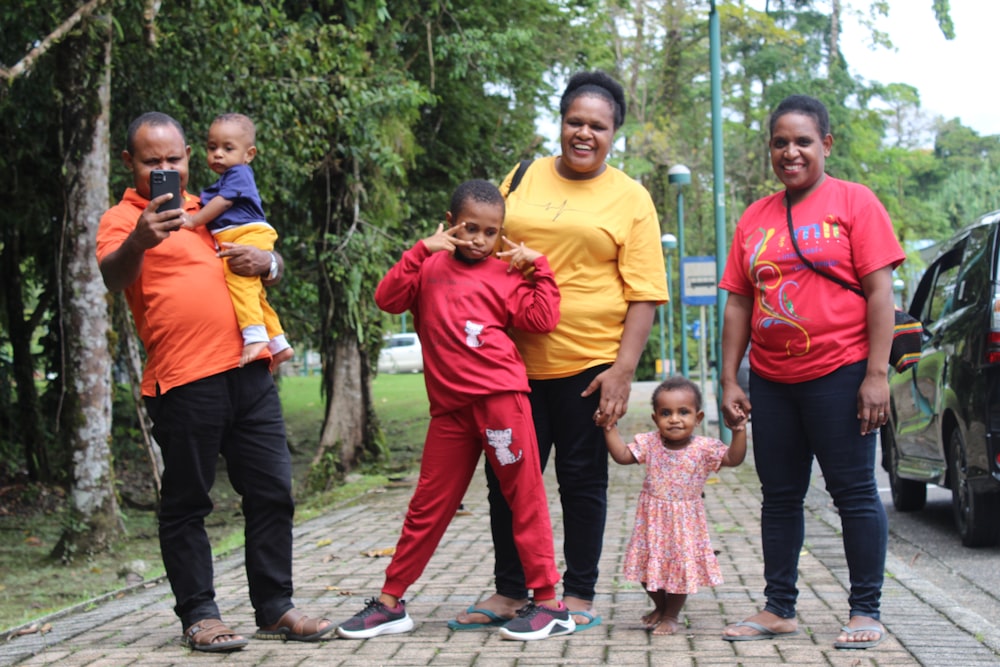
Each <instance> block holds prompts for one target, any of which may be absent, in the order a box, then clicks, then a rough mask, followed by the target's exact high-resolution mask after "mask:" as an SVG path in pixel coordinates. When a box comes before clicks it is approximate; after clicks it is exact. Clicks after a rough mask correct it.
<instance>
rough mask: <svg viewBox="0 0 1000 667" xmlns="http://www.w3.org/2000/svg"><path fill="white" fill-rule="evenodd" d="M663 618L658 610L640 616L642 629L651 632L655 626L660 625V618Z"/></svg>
mask: <svg viewBox="0 0 1000 667" xmlns="http://www.w3.org/2000/svg"><path fill="white" fill-rule="evenodd" d="M661 616H663V611H662V610H660V609H654V610H653V611H651V612H649V613H648V614H643V616H642V627H644V628H646V629H647V630H652V629H653V628H655V627H656V626H657V625H659V624H660V617H661Z"/></svg>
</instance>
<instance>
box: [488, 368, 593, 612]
mask: <svg viewBox="0 0 1000 667" xmlns="http://www.w3.org/2000/svg"><path fill="white" fill-rule="evenodd" d="M607 368H608V366H607V365H602V366H596V367H594V368H588V369H587V370H585V371H583V372H582V373H579V374H577V375H573V376H571V377H567V378H559V379H556V380H531V382H530V384H531V394H529V399H530V401H531V411H532V417H533V419H534V422H535V434H536V435H537V436H538V451H539V454H540V461H541V464H542V470H543V471H544V470H545V466H546V464H547V463H548V459H549V455H550V454H551V453H552V448H553V447H555V450H556V461H555V466H556V480H557V482H558V484H559V499H560V502H561V503H562V514H563V531H564V540H563V556H564V558H565V559H566V573H565V574H564V575H563V595H564V596H567V595H568V596H571V597H575V598H580V599H581V600H593V599H594V595H595V589H596V586H597V575H598V562H599V561H600V560H601V550H602V548H603V546H604V524H605V522H606V519H607V513H608V450H607V446H606V445H605V444H604V433H603V432H602V431H601V429H599V428H598V427H597V426H595V425H594V419H593V416H594V411H595V410H597V407H598V405H599V404H600V400H601V397H600V392H599V391H598V392H595V393H594V394H592V395H590V396H588V397H586V398H582V397H581V396H580V394H581V393H582V392H583V390H584V389H586V388H587V385H589V384H590V382H591V380H593V379H594V377H595V376H597V375H598V374H600V373H602V372H603V371H605V370H606V369H607ZM486 480H487V484H488V486H489V500H490V523H491V528H492V531H493V547H494V549H495V552H496V564H495V566H494V570H493V572H494V574H495V576H496V590H497V593H499V594H501V595H504V596H506V597H509V598H514V599H521V598H526V597H528V590H527V588H526V586H525V584H524V571H523V569H522V568H521V561H520V559H519V558H518V554H517V548H516V547H515V546H514V537H513V530H512V529H511V513H510V508H509V507H508V506H507V502H506V501H505V500H504V498H503V495H502V494H501V493H500V487H499V484H498V483H497V479H496V476H495V475H494V474H493V470H492V469H491V468H490V466H489V465H488V464H487V466H486Z"/></svg>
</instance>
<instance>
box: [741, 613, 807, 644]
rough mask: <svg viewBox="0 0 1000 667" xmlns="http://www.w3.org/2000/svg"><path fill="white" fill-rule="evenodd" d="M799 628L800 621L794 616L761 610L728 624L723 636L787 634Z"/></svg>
mask: <svg viewBox="0 0 1000 667" xmlns="http://www.w3.org/2000/svg"><path fill="white" fill-rule="evenodd" d="M755 626H761V627H763V628H764V629H765V630H766V632H762V631H761V630H758V629H757V628H756V627H755ZM798 628H799V623H798V621H797V620H795V619H794V618H782V617H780V616H778V615H777V614H772V613H771V612H769V611H761V612H758V613H756V614H754V615H753V616H751V617H749V618H746V619H743V621H741V622H740V623H736V624H734V625H730V626H727V627H726V629H725V630H723V631H722V636H723V638H726V637H755V636H765V635H766V636H773V635H785V634H792V633H795V632H798Z"/></svg>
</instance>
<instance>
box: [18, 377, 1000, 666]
mask: <svg viewBox="0 0 1000 667" xmlns="http://www.w3.org/2000/svg"><path fill="white" fill-rule="evenodd" d="M651 386H652V385H648V384H640V385H637V387H636V390H635V391H634V392H633V397H634V398H635V407H634V408H633V410H632V411H631V413H630V415H629V420H630V421H629V423H627V424H625V425H624V427H623V430H624V431H625V432H626V434H631V433H633V432H634V431H635V430H636V429H642V430H646V429H648V428H649V419H648V416H647V415H648V414H649V408H648V397H649V391H650V388H651ZM712 416H713V415H710V417H712ZM611 465H612V479H611V492H610V507H609V517H608V525H607V533H606V541H605V548H604V555H603V558H602V563H601V572H602V575H601V581H600V583H599V588H598V597H597V600H596V607H597V609H598V611H599V612H600V614H601V615H602V616H603V619H604V622H603V624H602V625H600V626H597V627H595V628H592V629H589V630H587V631H586V632H581V633H579V634H575V635H571V636H568V637H559V638H554V639H550V640H545V641H536V642H512V641H505V640H502V639H500V637H499V636H498V635H497V634H496V633H495V632H493V631H489V630H481V631H463V632H453V631H451V630H449V629H448V627H447V625H446V622H447V621H448V620H449V619H451V618H453V617H454V615H455V614H456V613H457V612H458V611H459V610H461V609H463V608H465V607H466V606H468V605H470V604H472V603H474V602H476V601H477V600H479V599H481V598H483V597H485V596H487V595H489V593H490V592H491V572H492V545H491V541H490V534H489V521H488V513H487V505H486V500H485V495H486V494H485V483H484V481H483V479H482V477H481V476H479V477H477V479H476V480H474V482H473V486H472V488H471V489H470V491H469V493H468V494H467V496H466V501H465V507H466V509H467V510H468V511H469V514H468V515H464V516H457V517H456V518H455V520H454V523H453V524H452V526H451V528H449V530H448V532H447V533H446V535H445V537H444V540H443V541H442V543H441V546H440V548H439V550H438V552H437V554H436V555H435V557H434V559H433V560H432V561H431V563H430V566H429V567H428V569H427V571H426V572H425V574H424V576H423V577H422V578H421V580H420V581H419V582H417V584H416V585H415V586H414V587H413V588H412V589H411V591H410V592H409V595H408V597H407V600H408V609H409V612H410V614H411V616H413V618H414V620H415V621H416V628H415V629H414V631H413V632H412V633H409V634H405V635H392V636H386V637H378V638H375V639H371V640H367V641H348V640H342V639H331V640H330V641H327V642H322V643H318V644H296V643H288V644H282V643H280V642H265V641H251V642H250V645H249V646H248V647H247V648H246V649H244V650H243V651H239V652H236V653H232V654H228V655H226V654H222V655H208V654H197V655H196V654H193V653H192V652H191V651H189V650H188V649H186V648H184V647H183V646H182V645H181V643H180V627H179V625H178V622H177V620H176V618H175V617H174V615H173V612H172V611H171V606H172V604H173V599H172V596H171V594H170V589H169V587H168V586H167V585H166V584H165V583H162V582H159V583H156V584H153V585H149V586H148V587H145V588H143V587H140V588H138V589H133V590H132V591H130V592H128V593H124V594H119V595H116V596H109V598H108V599H105V600H101V601H95V602H94V603H91V604H88V605H82V606H81V607H79V608H77V609H75V610H72V611H70V612H67V613H63V614H60V615H56V616H53V617H50V618H48V619H46V621H47V622H48V623H50V624H51V626H52V630H51V631H50V632H48V633H47V634H45V635H40V634H32V635H26V636H22V637H18V638H15V639H10V640H7V641H3V638H0V664H3V665H7V664H18V665H33V666H40V665H51V666H56V665H58V666H59V667H119V666H124V665H143V666H144V667H166V666H168V665H191V664H198V665H212V664H225V665H236V666H249V665H261V666H263V665H267V666H271V665H296V666H298V665H316V666H319V665H324V666H325V665H330V666H334V665H343V666H350V665H357V666H359V667H360V666H362V665H363V666H365V667H368V666H371V665H394V666H396V665H398V666H416V665H435V666H438V665H464V666H465V665H467V666H494V665H495V666H508V665H509V666H513V665H531V666H534V665H691V666H692V667H693V666H697V667H705V666H706V665H761V666H763V665H767V666H771V665H781V664H793V665H798V666H799V667H805V666H809V665H824V666H828V665H843V666H845V667H846V666H851V667H856V666H862V665H873V666H874V665H878V666H879V667H884V666H886V665H934V666H942V667H947V666H952V665H953V666H955V667H958V666H961V667H970V666H974V665H996V664H1000V653H998V650H1000V632H998V631H997V628H996V626H994V625H993V623H992V622H991V621H987V620H985V619H982V618H979V617H976V616H974V615H970V613H969V612H968V611H967V610H964V609H963V608H962V606H961V604H960V602H959V601H957V600H956V599H954V598H953V597H952V596H951V595H949V594H948V593H946V592H944V591H940V590H937V589H935V588H934V587H933V586H931V585H930V584H929V583H928V582H926V581H924V580H921V579H920V578H919V577H916V576H915V575H913V574H911V573H910V571H909V570H908V568H907V567H906V566H905V564H904V563H901V562H899V561H898V560H897V559H895V558H893V557H891V556H890V559H889V563H888V565H887V569H888V571H889V575H890V576H888V577H887V579H886V585H885V589H884V595H883V600H884V603H883V618H884V622H885V625H886V627H887V628H888V630H889V633H890V635H889V636H888V637H887V638H886V640H885V641H883V642H882V644H881V645H880V646H878V647H877V648H875V649H871V650H867V651H838V650H835V649H834V648H833V647H832V642H833V640H834V638H835V637H836V634H837V631H838V628H839V627H840V625H842V624H843V623H844V622H846V620H847V608H846V597H847V595H846V592H845V585H846V568H845V566H844V564H843V556H842V546H841V541H840V537H839V532H838V522H837V519H836V515H835V514H834V512H833V510H832V508H831V504H830V501H829V498H828V496H826V494H825V492H823V491H822V490H821V486H822V484H821V482H819V481H818V480H816V482H815V483H816V484H818V485H819V488H817V487H816V486H815V484H814V490H813V491H812V492H811V493H810V496H809V499H808V510H809V511H808V513H807V519H806V521H807V525H806V540H807V544H806V548H805V549H804V550H803V553H802V558H801V563H800V572H801V575H800V579H799V586H800V589H801V596H800V601H799V606H798V612H799V627H800V629H801V630H802V632H801V633H800V634H799V635H798V636H797V637H794V638H787V639H781V640H775V641H756V642H739V643H730V642H725V641H722V640H721V639H720V632H721V631H722V628H723V627H724V626H725V625H726V624H728V623H733V622H736V621H739V620H741V619H742V618H744V617H745V616H747V615H749V614H752V613H753V612H755V611H756V610H757V609H758V608H759V607H760V606H761V604H762V601H763V596H762V588H763V581H762V577H761V572H762V562H761V555H760V537H759V530H760V520H759V506H760V499H759V485H758V483H757V479H756V475H755V473H754V471H753V464H752V462H751V461H748V462H747V463H746V464H744V465H743V466H741V467H740V468H738V469H735V470H734V469H724V470H723V471H722V472H721V474H720V475H719V476H718V478H717V480H716V481H715V483H713V484H711V485H710V486H708V487H707V488H706V494H705V495H706V499H705V504H706V507H707V511H708V519H709V525H710V527H711V530H712V539H713V544H714V546H715V548H716V549H717V550H718V551H719V552H720V553H719V560H720V565H721V567H722V571H723V575H724V576H725V579H726V582H725V583H724V584H723V585H721V586H719V587H717V588H715V589H703V590H702V591H700V592H699V593H698V594H696V595H693V596H691V597H689V598H688V602H687V605H686V606H685V609H684V612H683V618H684V620H685V622H686V624H687V629H686V631H685V632H683V633H681V634H678V635H675V636H672V637H653V636H651V635H650V634H649V633H647V632H646V631H644V630H642V629H641V628H640V627H639V617H640V616H641V615H642V614H643V613H644V612H645V611H647V609H648V607H649V605H648V602H647V598H646V595H645V593H644V592H643V590H642V589H641V587H639V586H638V585H636V584H632V583H629V582H626V581H625V580H624V578H623V577H622V576H621V575H620V572H621V563H622V559H623V555H624V550H625V546H626V544H627V542H628V537H629V533H630V531H631V526H632V517H633V512H634V508H635V498H636V496H637V494H638V490H639V487H640V485H641V481H642V472H643V471H642V469H641V467H640V466H617V465H616V464H614V463H613V462H612V464H611ZM546 481H547V484H548V489H549V495H550V497H551V498H552V499H553V502H552V504H551V507H552V513H553V523H554V525H555V526H556V539H557V545H556V547H557V548H556V552H557V553H561V550H562V545H561V530H560V528H559V526H560V524H561V522H560V519H559V517H560V509H559V507H558V500H557V498H558V494H557V493H556V488H555V482H554V480H553V479H552V476H551V471H550V474H549V475H548V477H547V480H546ZM412 482H413V480H410V483H409V484H401V485H400V486H398V487H395V488H389V489H385V490H384V491H380V492H377V493H370V494H368V495H366V496H364V497H363V498H361V499H359V500H357V501H355V502H353V503H352V504H349V505H346V506H341V507H337V508H332V509H331V510H330V512H329V513H327V514H325V515H323V516H321V517H318V518H316V519H313V520H311V521H308V522H305V523H303V524H301V525H299V526H298V527H297V528H296V531H295V582H296V585H297V589H296V596H295V600H296V603H297V604H298V605H299V606H301V607H303V608H304V609H305V610H306V611H308V612H310V613H314V614H315V613H322V614H325V615H327V616H328V617H329V618H330V619H332V620H334V621H341V620H344V619H346V618H347V617H349V616H351V615H352V614H353V613H354V612H356V611H357V610H358V609H360V608H361V606H362V605H363V604H364V600H365V598H367V597H370V596H372V595H375V594H377V592H378V590H379V587H380V585H381V583H382V574H383V571H384V568H385V565H386V561H385V559H383V558H372V557H369V556H366V555H364V552H367V551H370V550H378V549H382V548H385V547H391V546H392V545H394V544H395V540H396V537H397V535H398V531H399V528H400V525H401V522H402V517H403V513H404V511H405V508H406V504H407V502H408V500H409V496H410V493H411V491H412ZM216 580H217V585H218V598H219V602H220V606H221V608H222V611H223V615H224V618H225V620H226V621H227V622H228V623H229V624H230V625H231V626H232V627H234V628H235V629H236V630H237V631H239V632H242V633H244V634H246V635H247V636H249V635H250V634H252V633H253V630H254V622H253V612H252V610H251V609H250V606H249V602H248V601H247V587H246V578H245V575H244V572H243V559H242V555H241V554H240V555H234V556H231V557H228V558H225V559H222V560H221V561H219V562H218V563H217V568H216Z"/></svg>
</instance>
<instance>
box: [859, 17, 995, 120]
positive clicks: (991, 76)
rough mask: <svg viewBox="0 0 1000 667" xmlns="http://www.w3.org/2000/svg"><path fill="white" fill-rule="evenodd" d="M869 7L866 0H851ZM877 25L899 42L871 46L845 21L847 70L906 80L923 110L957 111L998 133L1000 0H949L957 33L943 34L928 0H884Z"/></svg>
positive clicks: (893, 80) (951, 115) (952, 115)
mask: <svg viewBox="0 0 1000 667" xmlns="http://www.w3.org/2000/svg"><path fill="white" fill-rule="evenodd" d="M852 4H853V5H854V6H855V7H858V8H861V7H865V8H867V7H868V6H869V5H868V4H867V0H852ZM889 5H890V10H889V16H888V18H879V21H878V25H879V27H880V28H881V29H882V30H884V31H885V32H887V33H889V37H890V39H891V40H892V42H893V44H894V45H895V46H896V48H897V49H898V50H897V51H895V52H892V51H887V50H885V49H878V50H876V51H870V50H868V48H867V47H866V40H867V36H866V33H864V31H862V30H861V29H860V28H858V26H857V24H855V23H853V22H847V21H845V24H844V26H843V32H842V34H841V49H842V51H843V52H844V56H845V57H846V58H847V62H848V65H849V67H850V69H851V72H852V73H854V74H856V75H860V76H862V77H864V78H865V79H867V80H869V81H879V82H881V83H897V82H898V83H907V84H910V85H911V86H913V87H914V88H916V89H917V90H918V91H919V92H920V101H921V106H922V108H923V110H924V111H925V112H926V113H928V114H930V115H931V116H932V117H934V116H939V115H940V116H944V118H945V119H946V120H950V119H952V118H959V119H961V121H962V124H963V125H965V126H967V127H971V128H972V129H974V130H976V131H977V132H978V133H979V134H980V135H991V134H1000V68H998V61H1000V57H998V54H997V49H998V48H1000V1H998V0H951V18H952V21H953V22H954V24H955V39H954V40H951V41H949V40H947V39H945V38H944V35H942V34H941V29H940V28H939V27H938V24H937V20H936V19H935V18H934V12H933V10H932V9H931V5H932V0H889Z"/></svg>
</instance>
